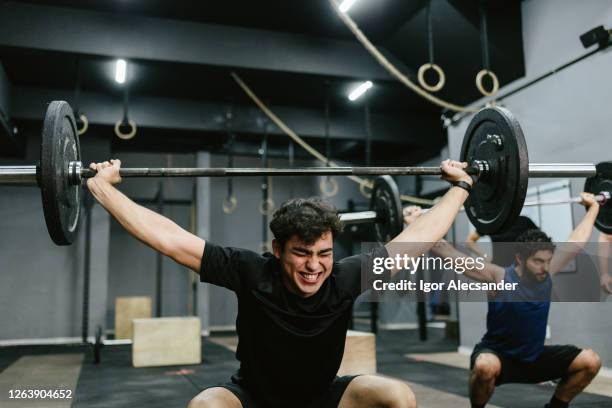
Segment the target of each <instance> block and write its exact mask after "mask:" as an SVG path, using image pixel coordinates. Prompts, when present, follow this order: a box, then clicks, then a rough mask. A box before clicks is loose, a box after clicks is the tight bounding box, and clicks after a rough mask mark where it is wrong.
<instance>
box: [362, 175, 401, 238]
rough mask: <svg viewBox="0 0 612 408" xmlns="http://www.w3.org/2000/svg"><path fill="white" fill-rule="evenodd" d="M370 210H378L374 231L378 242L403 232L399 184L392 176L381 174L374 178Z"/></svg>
mask: <svg viewBox="0 0 612 408" xmlns="http://www.w3.org/2000/svg"><path fill="white" fill-rule="evenodd" d="M370 210H371V211H374V212H376V222H375V223H374V233H375V237H376V241H377V242H380V243H386V242H389V241H391V240H392V239H393V238H395V237H396V236H397V235H398V234H399V233H400V232H402V229H403V228H404V219H403V217H402V202H401V200H400V195H399V190H398V189H397V184H395V181H394V180H393V178H392V177H391V176H380V177H377V178H376V180H374V187H373V188H372V196H371V197H370Z"/></svg>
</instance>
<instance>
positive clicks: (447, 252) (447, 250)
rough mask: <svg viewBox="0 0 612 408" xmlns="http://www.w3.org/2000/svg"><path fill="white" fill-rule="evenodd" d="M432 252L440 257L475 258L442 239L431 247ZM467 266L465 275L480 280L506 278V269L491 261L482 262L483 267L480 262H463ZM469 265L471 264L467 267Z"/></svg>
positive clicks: (489, 281) (495, 281)
mask: <svg viewBox="0 0 612 408" xmlns="http://www.w3.org/2000/svg"><path fill="white" fill-rule="evenodd" d="M430 251H431V253H432V254H434V255H436V256H439V257H440V258H450V259H455V260H456V259H468V258H473V257H471V256H469V255H466V254H464V253H463V252H461V251H459V250H458V249H457V248H455V247H454V246H453V245H451V244H450V243H449V242H448V241H446V240H440V241H439V242H436V244H435V245H434V246H432V247H431V250H430ZM462 264H463V265H466V266H464V268H465V272H463V275H465V276H467V277H468V278H470V279H473V280H475V281H478V282H488V283H499V282H501V281H502V280H503V279H504V274H505V270H504V268H502V267H501V266H498V265H495V264H492V263H490V262H482V265H484V267H483V268H480V267H478V265H479V264H480V263H478V262H471V263H469V262H462ZM467 265H471V266H470V267H467Z"/></svg>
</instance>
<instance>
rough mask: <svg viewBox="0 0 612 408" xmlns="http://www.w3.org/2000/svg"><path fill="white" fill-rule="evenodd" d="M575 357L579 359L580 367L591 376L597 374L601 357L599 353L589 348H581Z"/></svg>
mask: <svg viewBox="0 0 612 408" xmlns="http://www.w3.org/2000/svg"><path fill="white" fill-rule="evenodd" d="M576 359H578V360H579V367H580V369H581V370H583V371H585V372H587V373H588V374H590V375H592V376H593V377H594V376H596V375H597V373H598V372H599V369H600V368H601V358H600V357H599V354H597V352H595V351H593V350H591V349H585V350H582V351H581V352H580V354H578V357H576Z"/></svg>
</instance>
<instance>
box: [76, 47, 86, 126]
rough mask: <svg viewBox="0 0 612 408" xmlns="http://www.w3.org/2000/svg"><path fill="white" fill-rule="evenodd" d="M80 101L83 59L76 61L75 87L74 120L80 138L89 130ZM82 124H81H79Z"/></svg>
mask: <svg viewBox="0 0 612 408" xmlns="http://www.w3.org/2000/svg"><path fill="white" fill-rule="evenodd" d="M80 99H81V57H77V60H76V84H75V87H74V118H75V119H76V121H77V134H78V135H79V136H81V135H83V134H85V132H87V129H88V128H89V121H88V120H87V116H85V115H84V114H82V113H80V105H81V104H80ZM79 122H81V123H79Z"/></svg>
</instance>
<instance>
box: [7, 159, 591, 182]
mask: <svg viewBox="0 0 612 408" xmlns="http://www.w3.org/2000/svg"><path fill="white" fill-rule="evenodd" d="M465 170H466V172H467V173H468V174H470V175H474V176H477V177H486V176H487V171H488V164H487V163H482V162H481V163H474V164H472V165H470V166H468V167H467V168H466V169H465ZM66 173H67V174H68V175H69V182H70V184H72V185H78V184H79V183H81V181H82V179H84V178H91V177H94V176H95V175H96V171H95V170H92V169H90V168H83V165H82V163H81V162H79V161H74V162H70V163H69V165H68V169H67V170H66ZM119 174H120V175H121V177H126V178H133V177H249V176H253V177H254V176H345V175H355V176H378V175H384V174H386V175H390V176H441V175H442V174H443V172H442V169H441V168H440V167H293V168H261V167H242V168H240V167H230V168H224V167H174V168H169V167H138V168H121V169H120V170H119ZM596 174H597V171H596V166H595V164H592V163H537V164H536V163H532V164H530V165H529V177H533V178H536V177H593V176H595V175H596ZM37 177H38V176H37V167H36V166H0V184H19V185H35V184H37V183H38V181H37Z"/></svg>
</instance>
